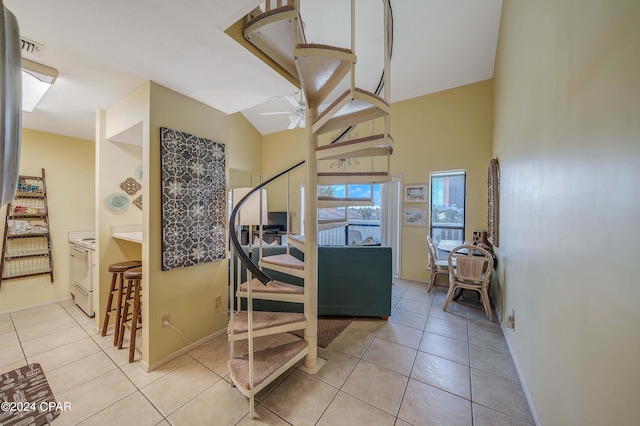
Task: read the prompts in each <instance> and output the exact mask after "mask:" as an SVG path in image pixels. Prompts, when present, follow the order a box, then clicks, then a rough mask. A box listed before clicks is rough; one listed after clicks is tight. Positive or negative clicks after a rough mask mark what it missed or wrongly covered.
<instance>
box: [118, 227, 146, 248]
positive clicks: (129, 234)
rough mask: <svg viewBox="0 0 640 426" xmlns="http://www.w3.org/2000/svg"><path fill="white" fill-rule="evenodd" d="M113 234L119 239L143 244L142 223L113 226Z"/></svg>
mask: <svg viewBox="0 0 640 426" xmlns="http://www.w3.org/2000/svg"><path fill="white" fill-rule="evenodd" d="M111 236H112V237H113V238H117V239H119V240H124V241H131V242H134V243H138V244H142V225H120V226H112V227H111Z"/></svg>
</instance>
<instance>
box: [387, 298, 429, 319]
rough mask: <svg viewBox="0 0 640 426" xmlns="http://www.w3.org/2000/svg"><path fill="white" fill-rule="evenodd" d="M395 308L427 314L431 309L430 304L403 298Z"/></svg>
mask: <svg viewBox="0 0 640 426" xmlns="http://www.w3.org/2000/svg"><path fill="white" fill-rule="evenodd" d="M396 308H397V309H402V310H404V311H409V312H415V313H416V314H422V315H428V314H429V310H430V309H431V304H430V303H424V302H418V301H415V300H411V299H405V298H403V299H402V300H401V301H400V302H399V303H398V305H397V306H396Z"/></svg>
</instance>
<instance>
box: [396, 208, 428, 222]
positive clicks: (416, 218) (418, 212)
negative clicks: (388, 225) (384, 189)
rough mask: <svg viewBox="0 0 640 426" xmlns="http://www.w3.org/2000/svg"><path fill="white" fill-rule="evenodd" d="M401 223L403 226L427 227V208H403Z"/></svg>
mask: <svg viewBox="0 0 640 426" xmlns="http://www.w3.org/2000/svg"><path fill="white" fill-rule="evenodd" d="M402 223H403V225H404V226H419V227H425V226H427V208H426V207H405V208H404V212H403V215H402Z"/></svg>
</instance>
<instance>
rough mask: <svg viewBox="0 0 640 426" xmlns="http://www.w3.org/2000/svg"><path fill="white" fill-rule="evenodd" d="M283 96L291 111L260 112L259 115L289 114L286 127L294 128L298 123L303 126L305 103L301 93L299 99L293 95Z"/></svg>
mask: <svg viewBox="0 0 640 426" xmlns="http://www.w3.org/2000/svg"><path fill="white" fill-rule="evenodd" d="M284 98H285V99H286V100H287V102H289V103H290V104H291V106H292V107H293V111H277V112H261V113H260V115H282V114H289V127H287V129H295V127H296V126H298V125H299V126H300V128H304V124H305V123H304V122H305V120H304V115H305V103H304V101H303V100H302V93H300V101H298V100H297V99H296V98H294V97H293V96H285V97H284Z"/></svg>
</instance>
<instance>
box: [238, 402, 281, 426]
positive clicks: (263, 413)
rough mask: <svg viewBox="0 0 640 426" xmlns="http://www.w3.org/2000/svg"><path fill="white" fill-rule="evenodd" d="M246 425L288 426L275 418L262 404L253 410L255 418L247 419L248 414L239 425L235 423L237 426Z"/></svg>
mask: <svg viewBox="0 0 640 426" xmlns="http://www.w3.org/2000/svg"><path fill="white" fill-rule="evenodd" d="M247 425H270V426H289V423H287V422H285V421H284V420H282V419H281V418H280V417H278V416H276V415H275V414H274V413H272V412H271V411H269V410H268V409H267V408H265V407H264V406H263V405H262V404H259V405H257V406H256V408H255V417H254V418H253V419H251V418H249V413H247V415H246V416H244V417H243V418H242V420H241V421H240V423H237V426H247Z"/></svg>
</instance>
